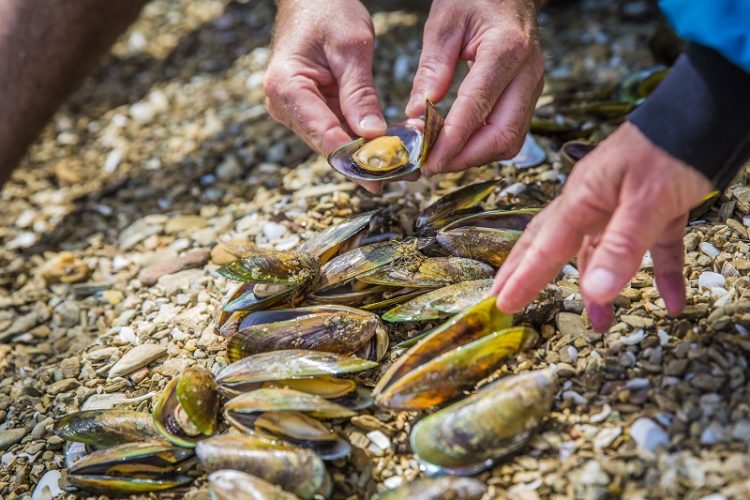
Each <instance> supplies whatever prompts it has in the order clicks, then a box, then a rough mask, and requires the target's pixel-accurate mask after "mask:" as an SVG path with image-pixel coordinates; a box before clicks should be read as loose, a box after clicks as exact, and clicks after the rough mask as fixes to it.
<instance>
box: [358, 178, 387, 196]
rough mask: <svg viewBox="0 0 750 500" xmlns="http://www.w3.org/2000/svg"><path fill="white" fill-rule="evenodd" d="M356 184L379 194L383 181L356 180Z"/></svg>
mask: <svg viewBox="0 0 750 500" xmlns="http://www.w3.org/2000/svg"><path fill="white" fill-rule="evenodd" d="M356 182H357V184H359V185H360V186H362V187H363V188H364V189H365V190H366V191H367V192H369V193H372V194H380V193H381V192H382V191H383V183H382V182H381V181H360V180H358V181H356Z"/></svg>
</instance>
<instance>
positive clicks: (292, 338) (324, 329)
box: [227, 305, 382, 361]
mask: <svg viewBox="0 0 750 500" xmlns="http://www.w3.org/2000/svg"><path fill="white" fill-rule="evenodd" d="M379 328H381V329H382V325H381V324H380V320H379V319H378V317H377V315H375V314H373V313H370V312H367V311H361V310H359V309H354V308H352V307H347V306H338V305H320V306H311V307H300V308H297V309H276V310H271V311H258V312H254V313H252V314H249V315H247V316H245V317H244V318H243V320H242V322H241V323H240V325H239V329H238V330H237V331H236V332H235V333H234V334H232V335H231V336H230V337H229V339H228V342H227V353H228V357H229V360H230V361H237V360H238V359H242V358H244V357H247V356H250V355H253V354H257V353H261V352H268V351H278V350H282V349H309V350H316V351H326V352H335V353H339V354H354V353H356V352H357V351H358V350H360V349H361V348H363V347H364V346H365V345H367V344H368V343H369V341H370V339H371V338H372V337H373V336H374V335H375V332H376V330H378V329H379Z"/></svg>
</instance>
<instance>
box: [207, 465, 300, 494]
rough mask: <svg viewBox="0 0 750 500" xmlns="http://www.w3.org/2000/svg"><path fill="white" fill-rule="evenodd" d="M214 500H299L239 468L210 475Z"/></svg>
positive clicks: (218, 471)
mask: <svg viewBox="0 0 750 500" xmlns="http://www.w3.org/2000/svg"><path fill="white" fill-rule="evenodd" d="M208 485H209V489H210V492H211V499H212V500H298V499H299V497H298V496H297V495H293V494H291V493H289V492H287V491H284V490H282V489H281V488H280V487H279V486H277V485H275V484H273V483H269V482H268V481H266V480H265V479H261V478H259V477H257V476H253V475H251V474H247V473H245V472H240V471H238V470H231V469H224V470H217V471H216V472H212V473H211V474H209V475H208Z"/></svg>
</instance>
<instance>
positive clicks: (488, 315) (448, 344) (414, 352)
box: [374, 297, 513, 398]
mask: <svg viewBox="0 0 750 500" xmlns="http://www.w3.org/2000/svg"><path fill="white" fill-rule="evenodd" d="M512 322H513V316H512V315H510V314H506V313H503V312H500V311H499V310H498V309H497V308H496V307H495V299H494V297H488V298H486V299H484V300H483V301H481V302H480V303H478V304H476V305H475V306H474V307H472V308H470V309H467V310H465V311H464V312H462V313H461V314H458V315H456V316H454V317H453V318H451V319H450V320H448V321H446V322H445V323H443V324H442V325H440V326H438V327H436V328H435V329H433V330H432V331H431V332H430V333H429V335H427V336H426V337H424V338H422V339H421V340H420V341H419V342H417V344H416V345H414V346H413V347H412V348H411V349H409V350H408V351H406V352H405V353H404V354H402V355H401V356H400V357H399V358H398V359H397V360H396V362H395V363H393V365H391V367H390V368H389V369H388V370H387V371H386V372H385V374H383V376H382V377H381V378H380V381H379V382H378V385H377V386H376V387H375V390H374V394H375V396H376V398H377V396H379V395H380V394H382V393H383V391H385V389H387V388H388V387H389V386H390V385H391V384H393V383H394V382H396V381H397V380H398V379H400V378H401V377H403V376H404V375H406V374H407V373H409V372H410V371H412V370H414V369H416V368H418V367H420V366H421V365H423V364H425V363H427V362H428V361H430V360H431V359H433V358H435V357H437V356H439V355H441V354H443V353H445V352H448V351H451V350H453V349H455V348H456V347H459V346H461V345H465V344H467V343H469V342H472V341H474V340H477V339H480V338H482V337H484V336H485V335H487V334H489V333H492V332H496V331H499V330H502V329H504V328H508V327H510V325H511V323H512Z"/></svg>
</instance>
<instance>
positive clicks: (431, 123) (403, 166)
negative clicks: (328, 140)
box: [328, 100, 443, 181]
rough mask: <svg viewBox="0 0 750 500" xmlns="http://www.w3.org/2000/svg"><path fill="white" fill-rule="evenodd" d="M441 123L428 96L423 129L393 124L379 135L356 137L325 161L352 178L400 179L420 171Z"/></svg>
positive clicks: (437, 112) (367, 179)
mask: <svg viewBox="0 0 750 500" xmlns="http://www.w3.org/2000/svg"><path fill="white" fill-rule="evenodd" d="M442 126H443V117H442V116H441V115H440V112H439V111H438V110H437V108H436V107H435V105H434V104H432V103H431V102H430V101H429V100H428V101H427V102H426V112H425V118H424V132H423V131H421V130H419V129H418V128H416V127H412V126H409V125H393V126H390V127H388V129H387V130H386V132H385V135H383V136H381V137H377V138H375V139H372V140H369V141H367V140H365V139H363V138H359V139H355V140H353V141H351V142H348V143H346V144H344V145H343V146H341V147H339V148H338V149H336V150H335V151H333V152H332V153H331V154H330V155H329V156H328V163H329V164H330V165H331V167H333V168H334V169H335V170H336V171H338V172H340V173H342V174H344V175H345V176H347V177H349V178H351V179H356V180H365V181H386V180H391V181H392V180H396V179H400V178H402V177H405V176H407V175H409V174H411V173H414V172H417V171H419V169H420V168H421V166H422V165H423V164H424V162H425V161H426V160H427V158H428V156H429V154H430V149H431V148H432V145H433V144H434V142H435V140H436V139H437V137H438V134H439V133H440V129H441V128H442Z"/></svg>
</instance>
